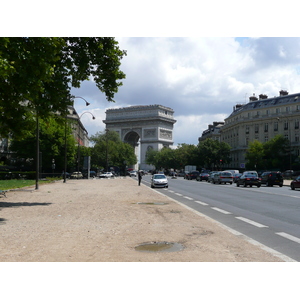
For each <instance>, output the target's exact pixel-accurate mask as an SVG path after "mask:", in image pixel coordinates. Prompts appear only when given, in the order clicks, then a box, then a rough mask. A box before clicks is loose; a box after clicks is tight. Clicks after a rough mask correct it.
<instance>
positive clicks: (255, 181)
mask: <svg viewBox="0 0 300 300" xmlns="http://www.w3.org/2000/svg"><path fill="white" fill-rule="evenodd" d="M240 185H243V186H244V187H246V186H247V185H249V186H250V187H252V186H253V185H256V186H257V187H258V188H259V187H260V186H261V182H260V178H259V177H258V176H257V175H255V174H251V173H244V174H243V175H242V176H241V177H240V178H239V179H238V180H237V182H236V186H237V187H239V186H240Z"/></svg>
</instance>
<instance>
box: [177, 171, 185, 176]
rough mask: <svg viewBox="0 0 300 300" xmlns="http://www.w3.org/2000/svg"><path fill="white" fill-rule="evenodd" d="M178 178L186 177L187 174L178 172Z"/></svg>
mask: <svg viewBox="0 0 300 300" xmlns="http://www.w3.org/2000/svg"><path fill="white" fill-rule="evenodd" d="M177 176H178V177H184V176H185V172H178V173H177Z"/></svg>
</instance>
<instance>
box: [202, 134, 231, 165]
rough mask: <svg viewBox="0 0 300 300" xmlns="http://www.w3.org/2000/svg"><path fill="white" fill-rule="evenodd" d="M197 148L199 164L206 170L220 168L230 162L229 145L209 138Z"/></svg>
mask: <svg viewBox="0 0 300 300" xmlns="http://www.w3.org/2000/svg"><path fill="white" fill-rule="evenodd" d="M197 147H198V150H197V154H198V158H199V161H198V163H199V164H202V165H203V166H204V167H206V168H211V167H216V168H219V167H221V166H222V164H228V163H229V162H230V146H229V145H228V144H227V143H224V142H219V141H218V140H214V139H210V138H208V139H205V140H204V141H202V142H200V143H199V144H198V146H197Z"/></svg>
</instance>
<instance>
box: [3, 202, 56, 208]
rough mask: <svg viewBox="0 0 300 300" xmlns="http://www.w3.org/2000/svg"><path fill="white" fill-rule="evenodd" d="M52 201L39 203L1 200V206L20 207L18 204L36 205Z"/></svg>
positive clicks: (48, 203)
mask: <svg viewBox="0 0 300 300" xmlns="http://www.w3.org/2000/svg"><path fill="white" fill-rule="evenodd" d="M50 204H52V203H50V202H46V203H39V202H0V208H1V207H18V206H35V205H50Z"/></svg>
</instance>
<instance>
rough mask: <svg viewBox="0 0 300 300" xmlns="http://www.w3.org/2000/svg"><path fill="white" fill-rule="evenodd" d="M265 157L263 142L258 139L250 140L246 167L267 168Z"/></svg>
mask: <svg viewBox="0 0 300 300" xmlns="http://www.w3.org/2000/svg"><path fill="white" fill-rule="evenodd" d="M264 157H265V152H264V145H263V143H261V142H259V141H258V140H254V141H253V142H250V143H249V147H248V150H247V152H246V155H245V159H246V161H247V163H246V168H247V169H254V170H255V169H257V170H263V169H265V162H264Z"/></svg>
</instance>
